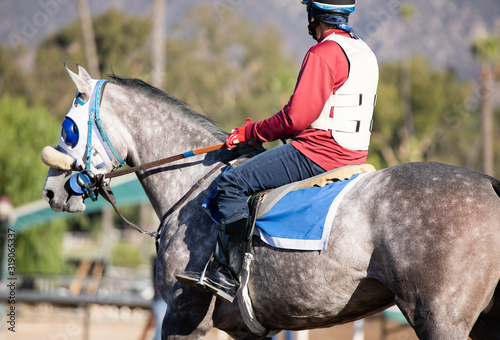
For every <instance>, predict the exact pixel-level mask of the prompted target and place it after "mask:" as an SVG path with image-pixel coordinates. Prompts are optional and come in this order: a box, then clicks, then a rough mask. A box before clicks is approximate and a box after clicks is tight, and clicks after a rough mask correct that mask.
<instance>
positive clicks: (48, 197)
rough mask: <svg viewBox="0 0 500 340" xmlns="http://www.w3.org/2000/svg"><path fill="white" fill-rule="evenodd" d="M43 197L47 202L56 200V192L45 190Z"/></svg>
mask: <svg viewBox="0 0 500 340" xmlns="http://www.w3.org/2000/svg"><path fill="white" fill-rule="evenodd" d="M43 197H44V198H45V199H46V200H47V201H50V200H52V199H53V198H54V192H53V191H52V190H45V191H44V193H43Z"/></svg>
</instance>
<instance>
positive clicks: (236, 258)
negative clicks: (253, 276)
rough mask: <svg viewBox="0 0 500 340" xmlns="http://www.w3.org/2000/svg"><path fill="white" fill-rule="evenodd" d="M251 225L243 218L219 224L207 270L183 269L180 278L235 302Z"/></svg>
mask: <svg viewBox="0 0 500 340" xmlns="http://www.w3.org/2000/svg"><path fill="white" fill-rule="evenodd" d="M248 229H249V226H248V224H247V219H246V218H245V219H241V220H238V221H235V222H232V223H228V224H221V225H220V226H219V235H218V237H217V244H216V246H215V251H214V253H213V256H212V258H211V259H210V262H209V263H208V265H207V268H206V270H205V271H204V272H182V273H180V274H178V275H177V276H176V277H177V280H178V281H180V282H182V283H184V284H187V285H189V286H198V287H200V288H202V289H208V290H210V291H211V292H212V293H214V294H215V295H216V296H217V297H218V298H220V299H222V300H223V301H226V302H229V303H232V302H233V300H234V298H235V297H236V293H237V292H238V289H239V287H240V280H239V276H240V271H241V267H242V265H243V259H244V256H245V252H246V250H247V247H248V240H249V236H250V235H248V234H249V230H248Z"/></svg>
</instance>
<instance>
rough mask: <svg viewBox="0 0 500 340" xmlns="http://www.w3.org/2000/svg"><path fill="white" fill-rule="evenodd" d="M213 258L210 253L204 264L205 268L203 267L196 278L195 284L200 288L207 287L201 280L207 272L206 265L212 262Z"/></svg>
mask: <svg viewBox="0 0 500 340" xmlns="http://www.w3.org/2000/svg"><path fill="white" fill-rule="evenodd" d="M213 258H214V256H213V255H212V256H211V257H210V260H208V262H207V264H206V265H205V268H203V270H202V272H201V275H200V279H199V280H198V282H196V286H197V287H199V288H201V289H205V290H206V289H207V287H206V285H205V282H203V280H204V279H205V273H206V272H207V269H208V266H209V265H210V263H211V262H212V260H213Z"/></svg>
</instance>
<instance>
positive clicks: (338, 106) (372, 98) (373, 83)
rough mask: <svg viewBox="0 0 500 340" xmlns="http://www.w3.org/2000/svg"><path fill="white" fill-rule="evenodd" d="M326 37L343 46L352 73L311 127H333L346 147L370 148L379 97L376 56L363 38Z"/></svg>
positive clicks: (342, 144)
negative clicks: (374, 110) (373, 118)
mask: <svg viewBox="0 0 500 340" xmlns="http://www.w3.org/2000/svg"><path fill="white" fill-rule="evenodd" d="M326 40H331V41H335V42H336V43H338V44H339V45H340V47H341V48H342V49H343V50H344V52H345V54H346V56H347V59H348V60H349V64H350V67H349V76H348V78H347V80H346V82H345V83H344V84H343V85H342V86H341V87H340V88H339V89H338V90H337V91H336V92H335V94H332V95H331V96H330V97H329V98H328V100H327V102H326V103H325V106H324V108H323V111H322V112H321V115H320V116H319V118H318V119H317V120H316V121H315V122H314V123H312V124H311V126H310V127H311V128H314V129H320V130H331V132H332V137H333V138H334V139H335V141H336V142H337V143H338V144H340V145H341V146H343V147H345V148H347V149H351V150H368V145H369V144H370V135H371V130H372V121H373V120H372V117H373V108H374V106H375V103H376V99H377V94H376V93H377V84H378V64H377V58H376V57H375V54H374V53H373V52H372V50H371V49H370V48H369V47H368V45H366V43H365V42H364V41H363V40H361V39H352V38H348V37H344V36H340V35H336V34H335V33H333V34H330V35H329V36H328V37H326V38H325V40H323V41H326ZM332 108H333V117H330V113H331V110H332Z"/></svg>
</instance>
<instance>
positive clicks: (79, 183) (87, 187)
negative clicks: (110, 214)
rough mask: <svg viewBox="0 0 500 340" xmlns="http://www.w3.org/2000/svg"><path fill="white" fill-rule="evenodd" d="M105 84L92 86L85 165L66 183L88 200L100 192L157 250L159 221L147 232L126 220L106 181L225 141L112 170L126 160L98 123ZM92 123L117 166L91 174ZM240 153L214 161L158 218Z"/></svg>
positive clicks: (205, 150) (210, 149)
mask: <svg viewBox="0 0 500 340" xmlns="http://www.w3.org/2000/svg"><path fill="white" fill-rule="evenodd" d="M106 84H107V80H99V81H98V82H97V84H96V89H95V92H94V94H93V95H92V97H91V98H90V100H92V101H93V102H91V103H90V105H91V109H90V113H89V120H88V135H87V146H86V152H85V157H86V159H85V168H84V169H82V170H81V171H80V172H77V173H75V174H74V175H72V176H71V178H70V180H69V184H70V187H71V190H72V191H73V192H74V193H75V194H79V195H87V196H88V197H90V198H91V199H92V201H96V200H97V196H98V193H101V195H102V196H103V197H104V198H105V199H106V200H107V201H108V202H109V203H110V204H111V205H112V206H113V209H114V210H115V212H116V213H117V215H118V216H119V217H120V218H121V219H122V220H123V221H124V222H125V223H126V224H127V225H128V226H130V227H132V228H133V229H135V230H137V231H138V232H140V233H141V234H146V235H149V236H151V237H153V238H154V239H155V243H156V247H157V250H158V242H159V238H160V232H161V227H162V223H160V226H159V227H158V229H157V230H156V231H153V232H149V231H147V230H145V229H143V228H141V227H140V226H138V225H136V224H134V223H132V222H130V221H129V220H128V219H127V218H125V216H123V214H122V213H121V212H120V210H119V209H118V206H117V204H116V199H115V196H114V194H113V192H112V190H111V187H110V180H111V178H114V177H119V176H123V175H127V174H130V173H133V172H137V171H141V170H146V169H149V168H152V167H157V166H160V165H163V164H167V163H171V162H174V161H177V160H180V159H184V158H188V157H192V156H195V155H200V154H204V153H209V152H213V151H217V150H221V149H224V148H226V144H225V143H221V144H216V145H212V146H208V147H204V148H200V149H195V150H191V151H188V152H184V153H182V154H179V155H175V156H170V157H167V158H164V159H160V160H157V161H153V162H149V163H146V164H142V165H138V166H135V167H130V168H127V169H123V170H119V171H115V170H116V169H117V168H119V167H121V166H123V165H126V163H125V162H124V161H123V159H122V158H121V157H120V155H119V154H118V152H117V151H116V149H115V148H114V147H113V144H112V143H111V140H110V139H109V137H108V136H107V134H106V131H105V130H104V126H103V125H102V122H101V118H100V103H101V100H102V95H103V91H104V87H105V85H106ZM94 124H95V126H96V127H97V128H98V131H99V133H100V135H101V138H102V140H103V142H104V143H106V145H107V147H108V148H109V150H110V151H111V152H112V154H113V156H114V157H115V159H116V160H117V162H118V163H119V164H120V165H119V166H118V167H114V168H113V170H111V172H109V173H105V174H94V173H92V171H91V170H90V169H91V164H92V159H91V158H92V131H93V128H94ZM239 156H240V155H239V154H238V153H235V155H234V157H231V158H230V159H228V160H227V161H224V162H223V161H221V162H218V163H217V165H216V166H215V167H213V168H212V169H211V170H210V171H209V172H208V173H207V174H205V175H204V176H203V177H202V178H201V179H200V180H198V181H197V182H196V183H195V184H194V185H193V186H192V187H191V189H190V190H189V191H188V192H186V193H185V194H184V195H183V196H182V197H181V198H180V199H179V200H178V201H177V202H176V203H175V204H174V205H173V206H172V207H171V208H170V209H169V210H168V211H167V213H166V214H165V215H164V216H162V219H163V220H165V219H166V218H167V217H168V216H170V215H171V214H172V213H173V212H174V211H175V210H177V209H178V208H179V207H180V206H182V205H183V204H184V203H185V202H186V201H187V200H188V198H189V197H190V196H191V195H192V194H193V193H194V192H195V191H196V190H197V189H198V188H199V187H200V186H201V185H202V184H203V183H204V182H205V181H206V180H207V179H208V178H209V177H211V176H212V175H213V174H215V173H216V172H217V171H219V170H220V169H221V168H222V167H223V166H226V165H228V163H227V162H229V161H231V160H232V159H234V158H237V157H239Z"/></svg>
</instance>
